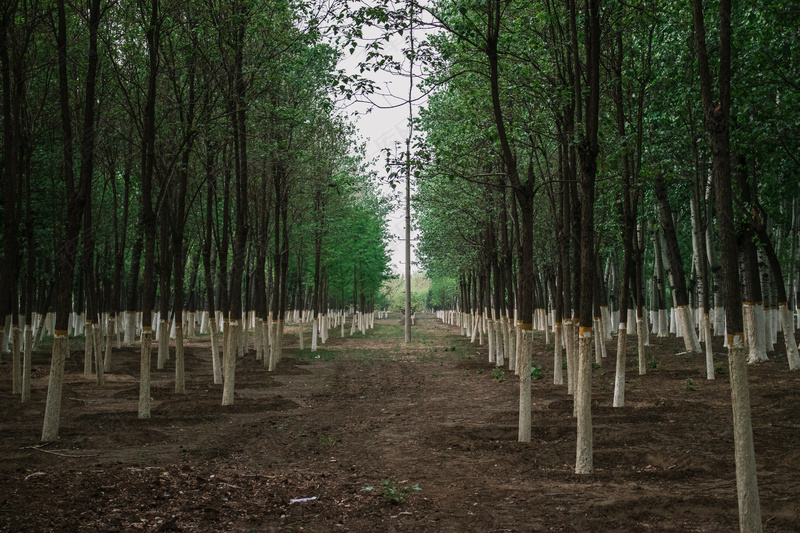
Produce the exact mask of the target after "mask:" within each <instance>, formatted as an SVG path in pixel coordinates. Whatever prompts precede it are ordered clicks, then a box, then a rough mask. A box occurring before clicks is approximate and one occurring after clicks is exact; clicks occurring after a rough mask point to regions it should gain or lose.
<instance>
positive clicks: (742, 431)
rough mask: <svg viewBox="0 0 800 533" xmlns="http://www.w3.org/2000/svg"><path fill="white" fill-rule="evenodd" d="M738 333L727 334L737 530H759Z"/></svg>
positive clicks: (744, 369)
mask: <svg viewBox="0 0 800 533" xmlns="http://www.w3.org/2000/svg"><path fill="white" fill-rule="evenodd" d="M742 341H743V339H742V334H741V333H739V334H735V335H728V368H729V373H730V382H731V404H732V407H733V443H734V457H735V460H736V493H737V497H738V503H739V531H741V532H742V533H751V532H760V531H762V525H761V505H760V503H759V497H758V480H757V477H756V458H755V450H754V448H753V426H752V418H751V416H750V390H749V385H748V383H747V364H746V357H747V354H746V351H745V348H744V345H743V343H742Z"/></svg>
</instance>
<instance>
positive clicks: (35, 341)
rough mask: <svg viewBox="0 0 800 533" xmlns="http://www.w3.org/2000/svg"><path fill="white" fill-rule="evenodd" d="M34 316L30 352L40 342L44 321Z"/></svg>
mask: <svg viewBox="0 0 800 533" xmlns="http://www.w3.org/2000/svg"><path fill="white" fill-rule="evenodd" d="M36 316H38V319H37V320H36V327H35V328H34V332H33V346H32V347H31V350H32V351H34V350H36V348H37V347H38V346H39V342H40V341H41V340H42V335H43V334H44V323H45V319H44V317H43V316H42V315H36ZM67 331H69V328H67ZM0 335H1V334H0Z"/></svg>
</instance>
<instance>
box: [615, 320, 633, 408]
mask: <svg viewBox="0 0 800 533" xmlns="http://www.w3.org/2000/svg"><path fill="white" fill-rule="evenodd" d="M637 326H638V324H637ZM627 352H628V332H627V330H625V329H620V330H619V333H618V335H617V366H616V373H615V374H614V400H613V404H612V405H613V407H624V406H625V363H626V359H627Z"/></svg>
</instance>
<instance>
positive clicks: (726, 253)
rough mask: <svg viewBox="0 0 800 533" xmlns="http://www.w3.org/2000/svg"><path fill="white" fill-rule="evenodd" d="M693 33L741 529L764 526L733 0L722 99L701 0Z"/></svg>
mask: <svg viewBox="0 0 800 533" xmlns="http://www.w3.org/2000/svg"><path fill="white" fill-rule="evenodd" d="M692 6H693V11H692V14H693V22H694V37H695V42H696V53H697V61H698V66H699V74H700V89H701V91H700V95H701V101H702V105H703V116H704V119H705V126H706V130H707V131H708V134H709V137H710V138H711V154H712V164H713V168H712V173H713V178H714V187H715V189H716V193H717V202H716V204H717V226H718V228H719V240H720V248H721V249H722V268H723V272H724V275H725V302H726V315H727V316H726V319H727V322H726V324H727V334H728V368H729V371H730V381H731V404H732V407H733V429H734V432H733V440H734V457H735V460H736V490H737V494H738V503H739V530H740V531H741V532H742V533H745V532H747V533H753V532H760V531H762V524H761V506H760V504H759V497H758V482H757V478H756V462H755V451H754V448H753V427H752V422H751V418H750V393H749V390H748V384H747V365H746V364H745V353H744V347H743V345H742V338H743V323H742V305H741V304H742V302H741V295H740V293H739V270H738V257H737V256H738V254H737V249H738V247H737V245H736V230H735V226H734V216H733V199H732V191H731V165H730V122H729V121H730V106H731V1H730V0H721V2H720V13H719V21H720V51H719V79H718V83H717V86H718V88H719V99H718V100H716V99H715V98H714V96H713V92H712V91H713V87H714V82H713V80H712V78H711V68H710V65H709V60H708V53H707V51H706V29H705V20H704V18H703V2H702V0H692Z"/></svg>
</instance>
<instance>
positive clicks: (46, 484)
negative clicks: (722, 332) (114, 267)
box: [0, 316, 800, 532]
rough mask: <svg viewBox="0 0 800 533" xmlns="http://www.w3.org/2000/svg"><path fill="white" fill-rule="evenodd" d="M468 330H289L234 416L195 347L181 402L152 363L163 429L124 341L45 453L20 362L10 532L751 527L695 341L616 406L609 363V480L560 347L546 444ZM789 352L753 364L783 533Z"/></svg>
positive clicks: (6, 449) (765, 501)
mask: <svg viewBox="0 0 800 533" xmlns="http://www.w3.org/2000/svg"><path fill="white" fill-rule="evenodd" d="M308 329H309V328H306V336H307V337H306V339H308ZM347 330H348V331H347V333H348V334H349V325H348V328H347ZM457 333H458V330H457V328H455V327H450V326H444V325H442V324H441V323H440V322H439V321H437V320H435V319H434V318H433V317H432V316H427V317H422V318H420V319H418V324H417V326H416V327H415V329H414V333H413V336H414V341H413V342H412V344H411V345H410V346H409V347H408V348H406V347H404V346H403V345H402V338H403V331H402V326H401V324H400V321H399V319H397V318H396V317H395V318H391V319H386V320H381V321H377V324H376V328H375V329H374V330H371V331H370V332H369V333H368V334H367V335H366V336H365V337H362V336H361V335H360V334H358V333H357V334H356V335H355V336H354V337H349V335H348V336H346V337H345V338H344V339H341V338H339V333H338V331H334V332H332V336H331V338H330V339H329V341H328V343H327V344H326V345H325V346H324V347H323V349H321V350H320V351H318V352H317V353H315V354H311V353H310V352H308V351H304V352H302V353H300V352H298V350H297V337H296V333H295V329H294V328H289V331H288V335H289V337H288V338H289V345H288V347H287V349H286V350H285V352H284V353H285V355H286V357H284V359H283V361H281V363H280V364H279V366H278V371H277V372H276V373H274V374H269V373H267V372H266V371H265V370H264V369H263V366H262V365H261V362H257V361H255V360H254V358H253V355H252V351H251V354H250V355H248V356H247V357H245V358H244V359H240V360H239V361H238V364H237V370H236V379H237V387H236V400H235V404H234V405H233V406H231V407H221V406H220V402H221V398H222V389H221V386H218V385H213V384H212V383H211V368H210V361H209V360H210V348H209V344H208V342H209V341H208V337H201V338H200V339H198V340H197V341H193V342H188V343H187V356H186V357H187V375H188V378H187V389H188V393H187V394H186V395H176V394H174V393H173V392H172V387H173V384H172V369H171V366H170V365H169V363H168V365H167V369H166V370H163V371H154V373H153V377H154V380H155V381H154V386H153V392H152V395H153V399H154V401H153V418H152V419H151V420H147V421H140V420H138V419H137V418H136V402H137V398H138V383H137V376H138V350H137V349H136V348H131V349H123V350H121V351H117V352H115V355H114V362H113V365H112V373H111V374H110V375H109V374H107V375H106V380H107V383H106V386H105V387H103V388H98V387H97V386H96V385H94V383H93V382H92V381H91V380H88V379H86V378H84V377H83V376H81V375H80V371H81V369H82V355H83V354H82V353H81V352H79V351H77V352H74V353H73V355H72V357H71V358H70V359H69V362H68V383H67V385H66V386H65V391H64V409H63V412H62V429H61V434H60V435H61V437H60V441H59V442H58V443H56V444H53V445H50V446H45V447H43V448H32V447H31V446H35V445H37V441H38V438H39V435H40V433H41V419H42V412H43V406H44V398H45V394H46V380H47V377H46V374H47V365H46V364H45V363H46V357H45V356H44V355H40V356H38V357H37V359H36V361H35V362H36V363H37V364H36V365H35V376H36V378H35V379H34V385H33V393H32V399H33V401H32V403H31V404H30V405H29V406H27V407H21V406H20V405H19V403H18V402H19V398H18V397H17V396H13V395H12V394H11V393H10V387H11V385H10V378H9V377H8V376H9V372H10V364H9V363H8V361H7V359H6V360H4V361H3V362H2V364H0V375H2V376H3V380H2V382H0V456H1V457H2V458H3V460H2V462H0V531H132V530H147V531H187V532H188V531H453V532H456V531H458V532H461V531H550V530H563V531H645V530H649V531H734V530H736V529H738V526H737V524H738V522H737V511H736V492H735V483H734V467H733V436H732V432H731V430H730V419H731V414H730V407H729V405H730V401H729V388H728V383H727V375H726V374H724V373H723V374H721V375H719V376H718V378H719V379H717V380H715V381H713V382H708V381H706V380H705V379H704V374H703V372H704V361H703V360H702V359H701V356H693V357H687V356H684V355H675V354H676V353H677V352H681V351H682V342H680V341H675V340H674V339H669V340H667V339H653V341H654V343H656V345H655V346H653V347H651V348H650V349H649V352H648V353H649V354H651V355H652V361H651V363H650V364H649V366H650V367H651V368H650V370H649V373H648V374H647V375H646V376H639V375H638V372H637V371H636V370H635V368H636V367H635V364H634V362H633V361H631V362H629V366H628V387H627V390H626V401H627V406H626V407H625V408H623V409H612V408H611V407H610V405H611V396H612V388H613V368H614V361H613V356H611V357H609V358H608V360H606V361H604V362H603V365H602V367H601V368H598V369H596V370H595V374H594V375H595V377H594V379H593V409H592V410H593V419H594V439H595V441H594V448H595V466H596V473H595V474H593V475H591V476H583V477H579V476H576V475H574V474H573V473H572V465H573V463H574V454H575V451H574V447H575V429H574V421H573V418H572V416H571V412H572V402H571V398H570V397H569V396H568V395H567V393H566V387H563V386H559V387H556V386H554V385H552V371H551V368H552V364H553V363H552V355H551V352H550V351H549V349H548V347H546V346H545V345H544V340H543V339H541V338H539V339H537V340H536V348H535V350H536V356H535V357H534V362H535V363H536V364H537V365H539V366H541V367H542V368H543V379H541V380H537V381H534V382H533V407H532V409H533V413H532V418H533V439H532V442H531V443H530V444H520V443H518V442H516V435H517V428H516V424H517V406H518V396H517V395H518V386H517V379H516V378H515V377H514V376H513V373H512V372H510V371H508V370H506V371H505V374H504V376H500V375H499V373H498V372H493V367H492V365H490V364H489V363H488V362H487V357H486V349H485V347H477V346H475V345H470V344H469V343H468V342H467V340H466V339H464V338H461V337H458V336H457ZM715 348H716V351H717V352H718V353H720V354H721V353H722V347H721V346H719V347H716V346H715ZM613 352H614V347H613V345H612V344H611V343H609V353H610V354H611V353H613ZM772 359H773V361H772V362H768V363H764V364H760V365H758V366H756V367H751V368H750V375H751V378H750V381H751V394H752V401H753V419H754V422H753V423H754V435H755V443H756V454H757V459H758V475H759V486H760V491H761V492H760V495H761V502H762V513H763V516H764V520H765V530H766V531H787V532H788V531H798V530H800V503H798V497H797V494H798V493H800V475H798V474H800V446H798V438H800V415H798V410H797V405H796V404H797V398H798V397H800V394H799V393H800V373H790V372H789V371H788V369H787V366H786V362H785V356H783V357H781V355H780V354H776V356H773V357H772ZM718 360H719V361H723V362H724V357H723V356H722V355H720V356H719V357H718ZM724 367H725V365H724V364H723V365H720V370H722V371H724ZM493 375H494V377H493ZM500 377H503V378H504V379H503V380H501V379H498V378H500ZM687 380H691V387H690V386H687ZM689 388H693V389H694V390H687V389H689ZM56 454H59V455H56ZM387 484H388V488H389V491H388V492H389V493H388V494H386V493H387V487H386V486H384V485H387ZM392 487H396V491H395V492H394V493H393V492H392V491H391V489H392ZM417 488H418V489H419V490H416V489H417ZM391 496H394V498H391ZM314 497H315V498H316V499H314V500H310V501H304V502H296V503H292V502H291V500H292V499H296V498H314ZM400 498H402V501H401V502H399V503H392V502H390V501H388V500H392V499H394V500H398V499H400Z"/></svg>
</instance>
